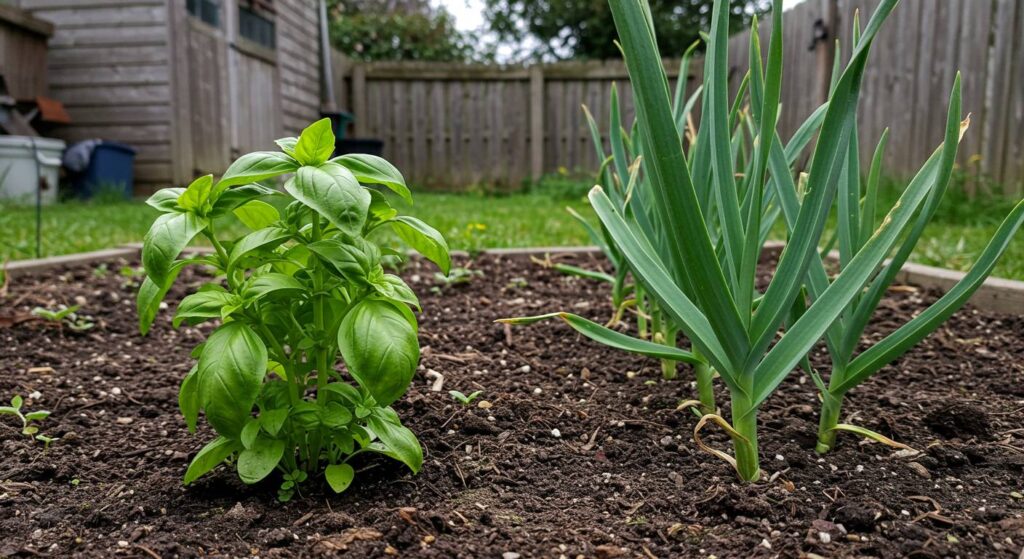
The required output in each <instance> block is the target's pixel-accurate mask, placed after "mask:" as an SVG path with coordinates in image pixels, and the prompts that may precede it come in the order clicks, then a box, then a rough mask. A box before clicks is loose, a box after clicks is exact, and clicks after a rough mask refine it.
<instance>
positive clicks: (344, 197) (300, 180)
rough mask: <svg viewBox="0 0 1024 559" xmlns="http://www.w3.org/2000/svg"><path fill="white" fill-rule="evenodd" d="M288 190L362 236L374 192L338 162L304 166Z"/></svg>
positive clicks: (349, 231)
mask: <svg viewBox="0 0 1024 559" xmlns="http://www.w3.org/2000/svg"><path fill="white" fill-rule="evenodd" d="M284 189H285V190H287V191H288V193H289V194H291V195H292V196H294V197H295V199H296V200H299V201H300V202H302V203H303V204H305V205H306V206H309V207H310V208H313V209H314V210H316V211H317V212H318V213H319V214H320V215H322V216H323V217H325V218H326V219H327V220H328V221H330V222H331V223H332V224H334V226H335V227H337V228H338V229H339V230H341V231H342V232H343V233H345V234H348V235H350V236H353V237H354V236H357V235H360V234H361V233H362V231H363V225H364V224H365V223H366V214H367V211H368V210H369V209H370V193H369V192H368V191H367V190H366V189H365V188H363V187H362V186H361V185H360V184H359V182H358V181H357V180H356V178H355V177H354V176H353V175H352V173H350V172H349V171H348V169H346V168H344V167H342V166H341V165H338V164H337V163H324V164H323V165H321V166H319V167H308V166H306V167H301V168H300V169H299V170H298V172H297V173H296V174H295V177H293V178H292V179H291V180H289V181H288V182H287V183H285V186H284Z"/></svg>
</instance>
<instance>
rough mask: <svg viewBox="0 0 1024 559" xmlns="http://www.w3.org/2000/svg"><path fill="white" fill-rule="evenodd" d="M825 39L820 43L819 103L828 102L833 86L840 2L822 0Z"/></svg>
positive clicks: (822, 24) (818, 47)
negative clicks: (833, 66)
mask: <svg viewBox="0 0 1024 559" xmlns="http://www.w3.org/2000/svg"><path fill="white" fill-rule="evenodd" d="M818 21H819V22H820V24H821V26H822V31H823V32H824V33H823V35H824V36H823V39H822V40H820V41H818V44H817V47H816V48H817V50H818V72H817V73H818V84H817V92H818V102H819V103H824V102H826V101H828V93H829V89H830V88H831V85H832V65H833V62H834V61H835V56H836V39H838V38H839V0H821V18H819V20H818Z"/></svg>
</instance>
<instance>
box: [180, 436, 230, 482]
mask: <svg viewBox="0 0 1024 559" xmlns="http://www.w3.org/2000/svg"><path fill="white" fill-rule="evenodd" d="M239 446H240V445H239V443H238V441H233V440H231V439H229V438H227V437H217V438H216V439H213V440H212V441H210V442H209V443H207V445H206V446H204V447H203V448H202V450H200V451H199V454H196V457H195V458H193V459H192V463H191V464H189V465H188V470H187V471H186V472H185V485H188V484H190V483H192V482H193V481H195V480H197V479H199V477H200V476H202V475H203V474H205V473H206V472H209V471H210V470H212V469H214V468H216V467H217V465H218V464H220V463H221V462H223V461H224V459H225V458H227V457H228V456H231V455H232V454H233V453H234V452H235V451H237V450H238V447H239Z"/></svg>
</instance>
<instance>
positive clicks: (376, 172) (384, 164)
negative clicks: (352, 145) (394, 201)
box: [331, 153, 412, 204]
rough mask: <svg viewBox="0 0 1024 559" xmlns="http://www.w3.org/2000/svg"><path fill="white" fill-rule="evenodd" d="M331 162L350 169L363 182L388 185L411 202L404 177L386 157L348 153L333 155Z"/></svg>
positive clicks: (410, 194) (410, 195)
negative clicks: (338, 155)
mask: <svg viewBox="0 0 1024 559" xmlns="http://www.w3.org/2000/svg"><path fill="white" fill-rule="evenodd" d="M331 163H337V164H339V165H341V166H342V167H345V168H346V169H348V170H349V171H352V174H353V175H355V177H356V180H358V181H359V182H361V183H363V184H379V185H382V186H386V187H388V188H389V189H391V191H392V192H394V193H395V194H398V195H399V196H401V197H402V199H403V200H405V201H406V202H408V203H409V204H412V193H410V192H409V187H408V186H406V184H405V177H403V176H402V173H401V171H399V170H398V169H397V168H396V167H395V166H394V165H392V164H391V163H389V162H388V161H387V160H386V159H384V158H382V157H377V156H376V155H369V154H366V153H350V154H346V155H342V156H340V157H335V158H334V159H332V160H331Z"/></svg>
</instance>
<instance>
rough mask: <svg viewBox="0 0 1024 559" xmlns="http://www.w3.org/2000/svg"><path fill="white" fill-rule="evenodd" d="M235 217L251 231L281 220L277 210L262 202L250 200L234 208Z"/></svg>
mask: <svg viewBox="0 0 1024 559" xmlns="http://www.w3.org/2000/svg"><path fill="white" fill-rule="evenodd" d="M234 214H235V217H237V218H238V220H239V221H241V222H242V223H244V224H245V226H246V227H248V228H249V229H252V230H253V231H255V230H257V229H263V228H264V227H270V226H271V225H273V224H274V223H277V222H278V221H280V220H281V213H280V212H278V211H277V208H275V207H274V206H271V205H270V204H268V203H266V202H264V201H262V200H250V201H248V202H246V203H244V204H242V205H241V206H239V207H237V208H235V210H234Z"/></svg>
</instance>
